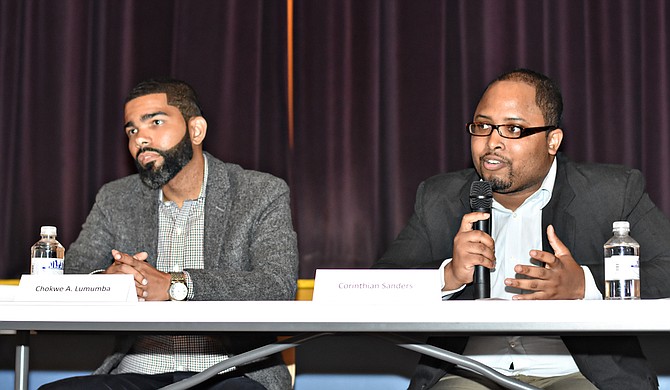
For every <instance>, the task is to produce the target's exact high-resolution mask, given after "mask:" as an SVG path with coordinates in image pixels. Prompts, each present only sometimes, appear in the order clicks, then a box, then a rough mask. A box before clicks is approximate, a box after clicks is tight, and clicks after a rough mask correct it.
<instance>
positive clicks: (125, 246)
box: [64, 154, 298, 390]
mask: <svg viewBox="0 0 670 390" xmlns="http://www.w3.org/2000/svg"><path fill="white" fill-rule="evenodd" d="M207 161H208V164H209V165H208V169H209V177H208V181H207V190H206V191H207V193H206V200H205V229H204V230H205V231H204V234H205V235H204V253H203V254H204V262H205V267H204V269H188V270H187V271H188V272H189V274H190V275H191V279H192V281H193V292H194V300H220V301H227V300H231V301H243V300H258V301H260V300H293V299H295V292H296V280H297V277H298V249H297V242H296V234H295V232H294V231H293V225H292V222H291V210H290V201H289V189H288V186H287V185H286V183H285V182H284V181H283V180H281V179H278V178H276V177H274V176H272V175H269V174H266V173H261V172H256V171H249V170H244V169H242V168H241V167H239V166H237V165H234V164H228V163H224V162H222V161H220V160H217V159H216V158H214V157H213V156H211V155H209V154H207ZM158 202H159V200H158V190H151V189H149V188H148V187H146V186H145V185H143V184H142V183H141V182H140V180H139V178H138V175H131V176H128V177H125V178H122V179H119V180H116V181H113V182H111V183H108V184H106V185H104V186H103V187H102V188H101V189H100V191H99V192H98V194H97V196H96V200H95V204H94V205H93V208H92V209H91V212H90V214H89V215H88V217H87V219H86V222H85V223H84V225H83V227H82V230H81V233H80V234H79V237H78V238H77V240H76V241H75V242H74V243H73V244H72V245H71V246H70V247H69V248H68V250H67V252H66V257H65V261H64V267H65V272H66V273H88V272H91V271H94V270H97V269H103V268H107V267H108V266H109V265H110V264H111V263H112V261H113V260H112V257H111V250H112V249H118V250H120V251H122V252H126V253H129V254H134V253H137V252H141V251H145V252H148V254H149V258H148V260H147V261H148V262H149V263H151V265H153V266H156V258H157V245H158ZM223 337H224V338H225V340H224V345H227V346H229V349H230V350H228V351H227V352H228V353H229V354H235V353H240V352H244V351H247V350H250V349H252V348H255V347H257V346H260V345H264V344H268V343H270V342H272V341H274V339H273V338H272V337H269V338H268V337H265V336H264V337H253V338H250V337H239V336H238V337H228V336H226V335H224V336H223ZM132 341H133V338H130V337H124V338H120V339H119V342H118V346H117V348H116V352H115V353H114V354H113V355H112V356H110V357H108V358H107V359H106V360H105V362H104V363H103V365H102V366H101V367H100V368H99V369H98V370H96V373H108V372H110V371H112V370H113V369H114V367H116V366H117V365H118V363H119V362H120V360H121V359H122V358H123V356H124V354H125V353H126V352H127V351H128V350H129V348H130V346H131V345H132ZM238 369H239V370H240V371H243V372H246V374H247V375H248V376H249V377H251V378H253V379H255V380H257V381H258V382H260V383H261V384H263V385H264V386H265V387H267V388H268V389H271V390H274V389H277V390H280V389H287V388H290V387H291V379H290V375H289V373H288V370H287V369H286V366H285V365H283V363H282V362H281V358H280V357H279V356H274V357H272V358H270V359H266V361H264V362H260V363H256V364H254V365H253V366H248V367H239V368H238Z"/></svg>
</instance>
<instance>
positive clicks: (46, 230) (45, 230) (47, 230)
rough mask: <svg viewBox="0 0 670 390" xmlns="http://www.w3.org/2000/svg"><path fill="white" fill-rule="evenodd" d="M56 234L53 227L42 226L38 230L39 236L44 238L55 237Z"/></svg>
mask: <svg viewBox="0 0 670 390" xmlns="http://www.w3.org/2000/svg"><path fill="white" fill-rule="evenodd" d="M56 232H57V229H56V227H55V226H42V227H41V228H40V235H45V236H55V235H56Z"/></svg>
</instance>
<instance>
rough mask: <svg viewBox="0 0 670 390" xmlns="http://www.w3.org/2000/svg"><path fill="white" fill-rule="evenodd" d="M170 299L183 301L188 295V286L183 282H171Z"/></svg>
mask: <svg viewBox="0 0 670 390" xmlns="http://www.w3.org/2000/svg"><path fill="white" fill-rule="evenodd" d="M169 293H170V299H172V300H173V301H183V300H184V299H186V296H187V295H188V287H186V285H185V284H184V283H173V284H172V285H171V286H170V290H169Z"/></svg>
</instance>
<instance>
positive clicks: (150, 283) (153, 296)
mask: <svg viewBox="0 0 670 390" xmlns="http://www.w3.org/2000/svg"><path fill="white" fill-rule="evenodd" d="M112 257H113V258H114V263H112V265H110V266H109V267H108V268H107V269H106V270H105V272H104V273H106V274H130V275H133V278H134V279H135V288H136V290H137V298H138V299H139V300H140V301H145V300H147V301H165V300H168V299H169V295H168V288H169V286H170V274H168V273H166V272H161V271H159V270H157V269H156V268H154V267H152V266H151V264H149V263H147V262H146V260H147V258H148V257H149V254H147V253H146V252H139V253H136V254H134V255H132V256H131V255H129V254H127V253H123V252H119V251H117V250H116V249H112Z"/></svg>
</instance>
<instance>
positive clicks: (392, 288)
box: [312, 269, 442, 303]
mask: <svg viewBox="0 0 670 390" xmlns="http://www.w3.org/2000/svg"><path fill="white" fill-rule="evenodd" d="M440 290H441V281H440V275H439V271H438V270H426V269H317V270H316V275H315V277H314V295H313V296H312V300H313V301H319V302H346V303H357V302H361V303H384V302H404V303H408V302H410V303H411V302H415V303H418V302H421V303H423V302H440V301H442V294H441V292H440Z"/></svg>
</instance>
